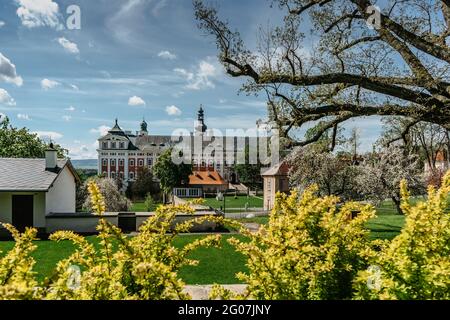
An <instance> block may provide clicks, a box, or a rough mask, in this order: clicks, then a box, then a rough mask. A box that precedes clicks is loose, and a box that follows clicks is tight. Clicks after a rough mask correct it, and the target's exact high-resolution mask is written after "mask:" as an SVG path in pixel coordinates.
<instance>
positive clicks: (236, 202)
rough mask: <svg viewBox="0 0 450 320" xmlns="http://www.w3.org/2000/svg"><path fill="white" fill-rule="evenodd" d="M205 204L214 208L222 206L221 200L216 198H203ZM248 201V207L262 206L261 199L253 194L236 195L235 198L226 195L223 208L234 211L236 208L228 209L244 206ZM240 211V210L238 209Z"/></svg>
mask: <svg viewBox="0 0 450 320" xmlns="http://www.w3.org/2000/svg"><path fill="white" fill-rule="evenodd" d="M204 200H205V205H206V206H210V207H213V208H214V209H219V208H220V207H222V208H223V201H217V200H216V198H205V199H204ZM246 203H248V207H249V208H262V207H263V204H264V203H263V199H262V198H258V197H254V196H249V197H247V196H237V198H236V199H235V197H234V195H228V196H227V197H225V209H226V211H227V212H231V211H236V210H230V211H229V210H228V208H229V209H233V208H234V209H236V208H242V209H244V208H245V204H246ZM238 211H242V210H238Z"/></svg>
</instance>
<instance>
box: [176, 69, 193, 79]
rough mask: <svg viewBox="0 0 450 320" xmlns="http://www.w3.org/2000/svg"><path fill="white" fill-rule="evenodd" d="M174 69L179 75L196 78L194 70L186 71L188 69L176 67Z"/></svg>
mask: <svg viewBox="0 0 450 320" xmlns="http://www.w3.org/2000/svg"><path fill="white" fill-rule="evenodd" d="M173 71H175V73H178V74H179V75H181V76H183V77H185V78H186V79H187V80H192V79H194V74H193V73H192V72H188V71H186V69H182V68H175V69H173Z"/></svg>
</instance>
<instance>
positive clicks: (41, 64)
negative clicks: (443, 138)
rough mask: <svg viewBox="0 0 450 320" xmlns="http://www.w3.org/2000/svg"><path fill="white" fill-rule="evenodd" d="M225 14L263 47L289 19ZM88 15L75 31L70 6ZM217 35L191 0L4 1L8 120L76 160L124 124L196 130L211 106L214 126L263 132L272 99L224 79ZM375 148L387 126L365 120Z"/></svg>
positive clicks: (254, 10)
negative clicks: (200, 113) (200, 114)
mask: <svg viewBox="0 0 450 320" xmlns="http://www.w3.org/2000/svg"><path fill="white" fill-rule="evenodd" d="M217 3H218V4H219V6H220V12H221V14H223V16H224V17H227V18H228V19H229V21H230V23H231V25H233V26H234V27H236V28H238V29H239V31H240V32H241V34H242V35H243V38H244V40H245V41H246V42H247V43H248V44H249V45H250V46H253V45H254V41H255V38H256V34H257V30H258V27H259V26H260V25H267V23H268V22H269V21H271V22H273V21H274V20H275V22H276V20H277V18H278V17H279V13H278V12H277V10H276V9H275V10H274V9H271V8H270V1H265V0H246V1H238V0H218V1H217ZM70 5H78V6H79V7H80V9H81V29H80V30H68V29H67V27H66V19H67V17H68V14H66V9H67V7H69V6H70ZM216 54H217V51H216V48H215V45H214V43H213V42H212V39H211V38H208V37H205V36H204V35H203V34H202V32H201V31H199V30H198V29H197V27H196V22H195V20H194V13H193V9H192V3H191V1H190V0H96V1H92V0H1V1H0V114H3V115H7V116H9V117H10V119H11V121H12V123H13V125H14V126H19V127H22V126H26V127H28V128H29V129H30V130H31V131H33V132H38V133H39V134H40V135H41V136H42V137H43V138H44V139H47V140H48V137H49V136H52V137H53V139H54V140H56V141H57V142H58V143H61V144H62V145H63V146H65V147H66V148H68V149H69V150H70V156H71V157H72V158H74V159H82V158H95V157H96V151H95V148H96V139H97V138H98V137H99V135H100V134H101V132H104V131H105V130H106V129H107V127H110V126H112V125H113V122H114V119H115V118H116V117H117V118H119V122H120V124H121V126H122V127H123V128H124V129H129V130H133V131H134V130H138V126H139V123H140V121H141V120H142V117H145V119H146V120H147V122H148V123H149V131H150V133H151V134H170V133H172V131H173V130H174V129H177V128H186V129H192V127H193V121H194V118H195V116H196V110H197V109H198V107H199V105H200V104H203V105H204V106H205V110H206V122H207V125H208V126H209V127H210V128H216V129H220V130H225V129H238V128H239V129H248V128H254V127H255V122H256V120H257V119H259V118H261V119H265V117H266V106H265V101H264V97H263V96H261V97H254V96H250V97H248V96H246V95H245V94H240V95H238V90H239V88H240V86H241V84H242V81H243V79H232V78H230V77H228V76H226V75H225V74H224V71H223V68H222V67H221V66H220V64H219V63H218V61H217V58H216ZM355 125H358V126H360V127H362V129H361V135H362V145H361V148H362V149H364V150H370V149H371V144H372V142H374V141H375V140H376V138H377V137H378V135H379V132H380V124H379V120H378V119H373V118H371V119H366V120H357V121H356V122H350V123H349V124H347V127H349V128H351V127H352V126H355Z"/></svg>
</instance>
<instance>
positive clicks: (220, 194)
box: [217, 190, 227, 214]
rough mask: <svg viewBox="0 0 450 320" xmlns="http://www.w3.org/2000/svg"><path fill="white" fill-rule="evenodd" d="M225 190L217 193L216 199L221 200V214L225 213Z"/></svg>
mask: <svg viewBox="0 0 450 320" xmlns="http://www.w3.org/2000/svg"><path fill="white" fill-rule="evenodd" d="M226 192H227V191H226V190H225V191H224V192H223V193H222V192H219V194H218V195H217V200H218V201H223V214H225V206H226Z"/></svg>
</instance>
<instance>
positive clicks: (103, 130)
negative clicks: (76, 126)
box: [89, 125, 111, 137]
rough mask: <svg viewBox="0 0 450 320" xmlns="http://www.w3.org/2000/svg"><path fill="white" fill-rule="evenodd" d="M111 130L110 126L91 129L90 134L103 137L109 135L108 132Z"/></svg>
mask: <svg viewBox="0 0 450 320" xmlns="http://www.w3.org/2000/svg"><path fill="white" fill-rule="evenodd" d="M109 130H111V127H108V126H104V125H103V126H100V127H98V128H94V129H91V130H90V131H89V132H90V133H92V134H99V135H101V136H102V137H103V136H106V135H107V134H108V131H109Z"/></svg>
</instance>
